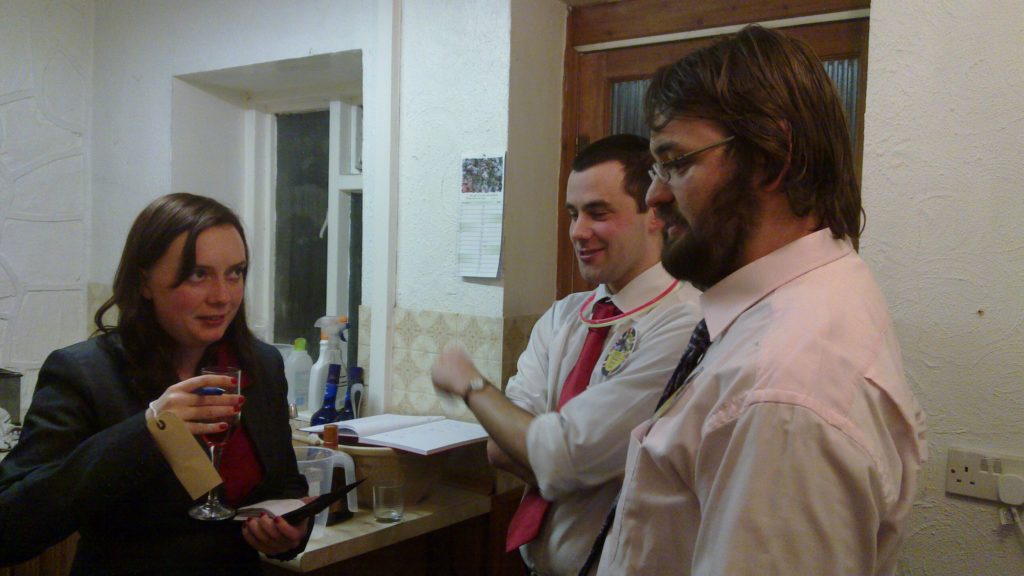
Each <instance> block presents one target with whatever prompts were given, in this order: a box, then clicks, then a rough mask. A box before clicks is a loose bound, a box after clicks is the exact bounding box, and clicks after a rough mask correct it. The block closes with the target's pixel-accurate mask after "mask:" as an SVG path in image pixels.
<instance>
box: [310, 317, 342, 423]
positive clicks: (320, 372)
mask: <svg viewBox="0 0 1024 576" xmlns="http://www.w3.org/2000/svg"><path fill="white" fill-rule="evenodd" d="M347 322H348V318H347V317H345V316H324V317H322V318H320V319H319V320H317V321H316V322H315V323H314V326H316V327H317V328H319V329H320V355H319V356H317V359H316V363H314V364H313V367H312V368H311V369H310V371H309V392H308V394H307V395H306V403H307V404H306V406H307V410H308V411H309V413H310V416H312V413H313V412H314V411H316V409H317V408H318V406H317V405H316V403H317V402H319V401H320V399H321V398H323V397H324V389H325V388H326V387H327V368H328V367H329V366H330V365H331V364H341V365H342V368H341V370H342V374H344V373H345V366H344V363H343V362H342V360H341V340H342V339H343V338H344V336H343V335H342V330H343V329H344V328H345V325H346V324H347ZM342 393H344V392H342Z"/></svg>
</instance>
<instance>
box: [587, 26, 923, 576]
mask: <svg viewBox="0 0 1024 576" xmlns="http://www.w3.org/2000/svg"><path fill="white" fill-rule="evenodd" d="M645 111H646V115H647V121H648V124H649V125H650V127H651V128H652V130H653V134H652V138H651V151H652V152H653V154H654V156H655V159H656V160H657V162H656V163H655V164H654V167H653V169H652V174H653V176H654V177H655V180H654V182H653V183H652V185H651V188H650V190H649V191H648V193H647V203H648V205H649V206H651V207H652V208H653V209H655V210H656V213H657V214H658V216H659V218H661V219H662V220H664V221H665V222H666V235H667V241H666V246H665V248H664V251H663V254H662V262H663V263H664V265H665V268H666V270H668V271H669V273H671V274H672V275H673V276H675V277H676V278H679V279H682V280H686V281H689V282H691V283H692V284H693V285H695V286H697V287H698V288H701V289H702V290H704V293H703V294H702V296H701V307H702V309H703V311H704V320H703V321H702V322H701V323H699V324H698V325H697V328H696V329H695V330H694V333H693V335H692V337H691V339H690V342H689V345H688V347H687V350H686V352H685V353H684V354H683V357H682V359H681V360H680V363H679V366H678V367H677V368H676V372H675V374H673V376H672V378H671V379H670V380H669V384H668V385H667V386H666V389H665V391H664V393H663V394H662V398H661V400H660V401H659V405H658V408H657V409H656V411H655V413H654V414H653V416H652V418H651V419H650V420H649V421H647V422H646V423H644V424H642V425H640V426H639V427H638V428H636V429H634V430H633V432H632V434H631V440H630V447H629V455H628V458H627V463H626V475H625V480H624V483H623V487H622V492H621V494H620V497H619V499H618V504H617V507H616V511H615V515H614V522H613V523H612V524H611V526H610V530H609V531H608V532H607V539H606V540H605V542H604V546H603V553H602V554H601V557H600V566H599V570H598V573H599V574H603V575H613V574H614V575H621V574H709V575H712V574H714V575H718V574H728V575H730V576H735V575H744V574H752V575H753V574H756V575H762V574H815V575H817V574H859V575H865V574H892V573H894V572H895V570H896V559H897V555H898V554H897V553H898V550H899V545H900V542H901V539H902V537H903V535H904V531H905V527H906V521H907V517H908V515H909V513H910V510H911V504H912V502H913V499H914V495H915V492H916V489H917V483H918V476H919V473H920V468H921V464H922V463H923V461H924V459H925V457H926V450H927V448H926V443H925V439H924V432H925V426H924V415H923V414H922V411H921V409H920V407H919V406H918V403H917V401H916V399H915V397H914V394H913V392H912V391H911V389H910V387H909V386H908V385H907V383H906V381H905V379H904V376H903V368H902V360H901V357H900V350H899V345H898V343H897V341H896V335H895V333H894V329H893V325H892V321H891V320H890V317H889V312H888V308H887V305H886V303H885V299H884V298H883V296H882V294H881V292H880V291H879V288H878V286H877V285H876V284H875V281H874V280H873V278H872V276H871V272H870V271H869V270H868V268H867V266H866V265H865V263H864V262H863V260H861V258H860V257H859V256H858V254H857V252H856V246H857V241H858V238H859V235H860V231H861V219H860V216H861V202H860V189H859V184H858V182H857V180H856V176H855V174H854V169H853V154H852V152H851V145H850V135H849V132H848V128H847V123H846V120H845V116H844V113H843V109H842V107H841V104H840V102H839V99H838V97H837V94H836V91H835V88H834V87H833V85H832V83H831V81H830V80H829V78H828V76H827V75H826V73H825V71H824V69H823V67H822V64H821V62H820V61H819V60H818V58H817V57H816V56H815V55H814V53H813V52H812V51H811V50H810V49H809V48H808V47H807V46H806V45H804V44H803V43H802V42H799V41H797V40H793V39H791V38H788V37H786V36H784V35H783V34H781V33H778V32H774V31H769V30H765V29H763V28H760V27H756V26H752V27H747V28H745V29H744V30H742V31H740V32H739V33H738V34H736V35H735V36H732V37H729V38H727V39H725V40H722V41H720V42H718V43H716V44H714V45H712V46H709V47H707V48H703V49H701V50H698V51H696V52H694V53H692V54H690V55H689V56H687V57H685V58H683V59H682V60H680V61H678V62H676V63H675V64H673V65H670V66H668V67H665V68H662V69H661V70H659V71H658V72H657V73H656V74H655V76H654V78H653V80H652V83H651V86H650V88H649V89H648V92H647V97H646V103H645ZM598 549H599V548H596V549H595V551H596V550H598Z"/></svg>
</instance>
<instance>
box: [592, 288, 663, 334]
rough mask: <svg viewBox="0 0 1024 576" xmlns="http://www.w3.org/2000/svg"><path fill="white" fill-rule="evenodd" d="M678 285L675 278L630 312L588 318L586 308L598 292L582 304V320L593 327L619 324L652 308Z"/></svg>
mask: <svg viewBox="0 0 1024 576" xmlns="http://www.w3.org/2000/svg"><path fill="white" fill-rule="evenodd" d="M678 285H679V280H673V281H672V283H671V284H669V285H668V288H665V291H664V292H662V293H661V294H658V295H657V296H655V297H654V298H651V299H650V300H648V301H647V302H644V303H643V304H641V305H639V306H637V307H636V308H633V309H632V310H630V311H628V312H623V313H622V314H619V315H617V316H612V317H610V318H604V319H601V320H594V319H593V318H587V317H586V314H585V312H586V310H589V309H590V307H591V305H592V304H593V303H594V298H597V294H596V293H594V294H591V295H590V297H589V298H587V299H586V300H584V301H583V305H582V306H580V311H579V316H580V322H583V323H584V324H586V325H587V326H589V327H591V328H602V327H604V326H611V325H612V324H618V323H619V322H621V321H623V320H625V319H626V318H629V317H630V316H632V315H634V314H637V313H639V312H643V311H644V310H646V309H648V308H650V307H651V306H654V305H655V304H657V303H658V302H660V301H661V299H662V298H664V297H665V296H668V295H669V293H670V292H672V289H673V288H675V287H676V286H678Z"/></svg>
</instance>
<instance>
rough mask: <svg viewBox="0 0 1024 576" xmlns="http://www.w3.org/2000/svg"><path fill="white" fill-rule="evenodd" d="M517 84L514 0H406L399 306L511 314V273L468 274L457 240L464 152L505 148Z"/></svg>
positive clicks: (403, 22)
mask: <svg viewBox="0 0 1024 576" xmlns="http://www.w3.org/2000/svg"><path fill="white" fill-rule="evenodd" d="M508 83H509V0H478V1H473V2H465V1H462V0H449V1H440V0H438V1H431V2H406V3H405V5H404V7H403V13H402V74H401V85H402V87H401V123H402V127H401V136H400V140H401V142H400V144H399V154H400V156H399V168H398V170H399V200H398V202H399V206H398V272H397V276H398V280H397V282H398V286H397V293H396V296H395V300H396V306H397V307H399V308H408V309H413V310H436V311H441V312H460V313H463V314H471V315H477V316H491V317H500V316H501V315H502V292H503V290H502V280H501V279H492V280H481V279H471V280H463V279H462V278H461V277H460V276H459V275H458V259H457V254H456V242H457V238H458V236H457V235H458V215H459V205H458V200H459V190H460V178H461V172H460V170H461V162H462V154H463V153H464V152H478V153H493V152H504V151H505V149H506V147H507V146H508V121H509V118H508V92H509V86H508ZM507 225H508V220H507V219H506V226H507ZM503 249H505V250H507V249H508V247H504V248H503Z"/></svg>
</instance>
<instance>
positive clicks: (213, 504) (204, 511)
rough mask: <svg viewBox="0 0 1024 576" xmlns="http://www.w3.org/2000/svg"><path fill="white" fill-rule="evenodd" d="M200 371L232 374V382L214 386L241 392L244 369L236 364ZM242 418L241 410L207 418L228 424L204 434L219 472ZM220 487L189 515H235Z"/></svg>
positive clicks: (204, 517) (210, 517)
mask: <svg viewBox="0 0 1024 576" xmlns="http://www.w3.org/2000/svg"><path fill="white" fill-rule="evenodd" d="M200 373H201V374H212V375H215V376H230V377H231V378H232V380H231V382H230V383H227V384H223V385H220V386H215V387H213V388H215V389H220V390H221V391H222V392H223V393H224V394H240V393H241V383H242V370H241V369H239V368H236V367H235V366H209V367H206V368H203V369H202V370H201V371H200ZM209 389H210V387H205V388H203V389H201V390H209ZM241 418H242V414H241V412H238V413H236V414H235V415H234V416H231V417H229V418H228V419H224V418H219V419H215V420H207V422H217V423H220V422H226V423H227V425H228V427H227V429H226V430H224V431H223V432H216V433H214V434H203V435H202V439H203V442H204V443H205V444H206V447H207V449H209V451H210V460H212V461H213V467H214V468H215V469H217V471H218V473H219V472H220V455H221V452H223V450H224V445H225V444H227V442H228V439H229V438H231V432H232V431H234V429H235V427H237V426H238V424H239V422H240V421H241ZM220 488H221V487H220V486H217V487H215V488H214V489H213V490H210V492H209V493H208V494H207V495H206V501H205V502H203V503H202V504H198V505H196V506H193V507H192V509H191V510H189V511H188V515H189V516H191V517H192V518H195V519H196V520H227V519H228V518H231V517H232V516H234V515H235V510H234V509H233V508H231V507H229V506H225V505H224V504H223V503H222V502H221V501H220Z"/></svg>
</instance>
